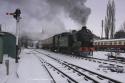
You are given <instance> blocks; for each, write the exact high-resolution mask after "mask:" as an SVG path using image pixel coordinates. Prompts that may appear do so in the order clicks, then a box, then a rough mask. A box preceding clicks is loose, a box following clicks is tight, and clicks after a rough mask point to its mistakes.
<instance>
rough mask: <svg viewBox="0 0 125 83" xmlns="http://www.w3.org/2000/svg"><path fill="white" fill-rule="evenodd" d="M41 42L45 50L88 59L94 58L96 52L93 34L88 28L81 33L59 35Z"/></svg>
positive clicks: (83, 28) (84, 28) (73, 32)
mask: <svg viewBox="0 0 125 83" xmlns="http://www.w3.org/2000/svg"><path fill="white" fill-rule="evenodd" d="M41 42H42V48H43V49H49V50H51V51H54V52H60V53H67V54H74V55H80V56H85V57H86V56H87V57H88V56H92V55H93V51H94V47H93V34H92V32H91V31H90V30H89V29H87V28H86V26H84V27H82V29H81V30H79V31H75V30H73V31H72V32H64V33H61V34H57V35H54V36H52V37H50V38H48V39H45V40H42V41H41Z"/></svg>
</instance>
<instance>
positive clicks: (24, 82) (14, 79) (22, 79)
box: [0, 49, 51, 83]
mask: <svg viewBox="0 0 125 83" xmlns="http://www.w3.org/2000/svg"><path fill="white" fill-rule="evenodd" d="M0 83H51V78H50V76H49V75H48V73H47V71H46V70H45V68H44V66H43V65H42V64H41V63H40V61H39V60H38V59H37V57H35V56H34V54H33V53H31V50H28V49H23V50H22V52H21V54H20V60H19V63H15V60H14V59H12V58H10V57H9V75H6V67H5V62H3V64H1V65H0Z"/></svg>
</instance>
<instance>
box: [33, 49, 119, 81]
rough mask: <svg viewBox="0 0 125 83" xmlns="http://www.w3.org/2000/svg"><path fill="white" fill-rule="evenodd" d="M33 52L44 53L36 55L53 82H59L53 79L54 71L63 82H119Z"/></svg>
mask: <svg viewBox="0 0 125 83" xmlns="http://www.w3.org/2000/svg"><path fill="white" fill-rule="evenodd" d="M34 52H37V53H38V54H41V55H44V56H43V57H41V56H38V55H37V57H38V59H39V60H40V62H41V63H42V64H44V66H45V68H46V70H47V71H48V73H49V74H50V76H51V78H52V79H53V83H60V82H58V81H56V80H55V79H54V73H53V72H56V73H57V74H58V75H59V76H60V78H61V79H64V80H65V82H64V81H63V83H121V82H120V81H117V80H115V79H112V78H109V77H106V76H103V75H101V74H98V73H95V72H93V71H90V70H87V69H84V68H81V67H79V66H77V65H74V64H71V63H68V62H66V61H63V60H60V59H57V58H54V57H52V56H49V55H48V54H45V53H42V52H40V51H36V50H34Z"/></svg>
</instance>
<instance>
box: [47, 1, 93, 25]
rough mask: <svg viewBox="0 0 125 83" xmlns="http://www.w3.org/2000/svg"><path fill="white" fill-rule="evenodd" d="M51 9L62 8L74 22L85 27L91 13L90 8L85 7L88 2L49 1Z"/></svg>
mask: <svg viewBox="0 0 125 83" xmlns="http://www.w3.org/2000/svg"><path fill="white" fill-rule="evenodd" d="M47 2H48V3H49V4H50V5H51V7H54V8H59V7H62V8H63V9H64V11H65V12H66V13H68V14H69V17H71V18H72V19H73V20H75V21H77V22H78V23H80V24H81V25H85V24H86V21H87V19H88V16H89V14H90V12H91V10H90V8H87V7H86V6H85V4H84V3H85V2H86V0H47Z"/></svg>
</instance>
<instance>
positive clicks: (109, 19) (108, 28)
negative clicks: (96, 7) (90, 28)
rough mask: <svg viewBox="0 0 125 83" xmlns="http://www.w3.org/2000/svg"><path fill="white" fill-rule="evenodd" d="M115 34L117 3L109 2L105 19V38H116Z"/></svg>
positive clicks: (110, 0)
mask: <svg viewBox="0 0 125 83" xmlns="http://www.w3.org/2000/svg"><path fill="white" fill-rule="evenodd" d="M114 32H115V2H114V0H109V2H108V4H107V15H106V17H105V36H106V38H107V39H108V38H111V39H112V38H114Z"/></svg>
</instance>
